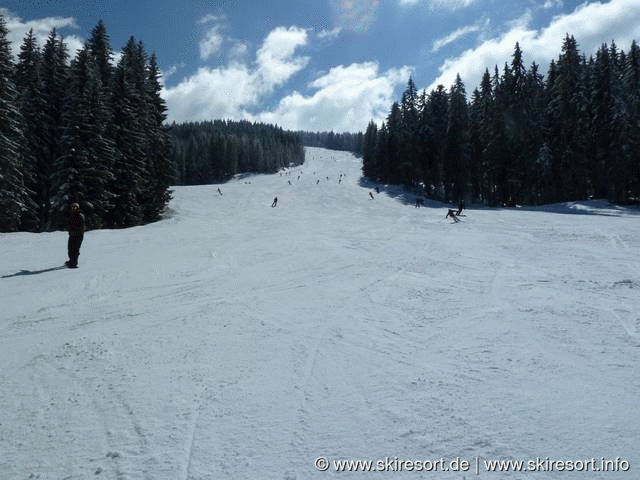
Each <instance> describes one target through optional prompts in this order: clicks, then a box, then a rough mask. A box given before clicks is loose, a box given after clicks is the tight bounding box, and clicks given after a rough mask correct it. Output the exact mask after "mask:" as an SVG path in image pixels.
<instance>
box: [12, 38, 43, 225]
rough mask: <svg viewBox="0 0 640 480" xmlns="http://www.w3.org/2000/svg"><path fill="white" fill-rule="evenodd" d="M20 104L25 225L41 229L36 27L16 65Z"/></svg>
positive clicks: (39, 79)
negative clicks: (25, 198)
mask: <svg viewBox="0 0 640 480" xmlns="http://www.w3.org/2000/svg"><path fill="white" fill-rule="evenodd" d="M15 83H16V87H17V89H18V106H19V110H20V114H21V115H22V118H23V124H22V132H23V135H24V152H23V175H24V183H25V187H26V190H27V192H28V194H29V197H28V198H29V202H28V205H27V208H26V209H25V211H24V214H23V219H22V228H23V229H27V230H40V229H41V228H43V227H44V225H43V219H44V218H45V217H46V212H45V211H43V210H44V207H45V206H46V199H45V198H43V196H42V191H43V185H44V183H45V179H44V178H42V175H41V172H40V171H39V158H40V157H41V156H42V155H43V151H42V144H41V142H40V129H41V128H42V125H43V123H44V116H43V112H44V110H45V105H44V101H43V98H42V88H43V84H42V75H41V52H40V49H39V48H38V45H37V42H36V39H35V36H34V34H33V30H30V31H29V33H28V34H27V36H26V37H25V38H24V42H23V43H22V45H21V47H20V53H19V55H18V63H17V64H16V66H15Z"/></svg>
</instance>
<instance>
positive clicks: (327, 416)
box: [0, 148, 640, 480]
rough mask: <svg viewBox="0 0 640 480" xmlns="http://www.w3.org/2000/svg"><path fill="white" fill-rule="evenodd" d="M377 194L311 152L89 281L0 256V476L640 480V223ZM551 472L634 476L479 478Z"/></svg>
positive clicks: (42, 254) (200, 207)
mask: <svg viewBox="0 0 640 480" xmlns="http://www.w3.org/2000/svg"><path fill="white" fill-rule="evenodd" d="M340 174H344V176H343V177H342V180H341V181H340ZM298 177H299V178H298ZM327 177H328V179H327ZM318 180H319V183H317V181H318ZM360 180H361V178H360V161H359V160H358V159H356V158H354V157H353V156H352V155H350V154H348V153H343V152H332V151H327V150H322V149H313V148H310V149H308V150H307V160H306V163H305V164H304V165H302V166H300V167H297V168H293V169H291V170H289V171H287V172H283V173H282V174H275V175H256V176H246V177H241V178H237V179H234V180H233V181H231V182H229V183H226V184H222V185H209V186H198V187H179V188H176V189H175V194H174V200H173V201H172V203H171V205H170V206H171V209H170V210H171V211H170V213H169V215H168V216H167V218H166V219H165V220H163V221H161V222H158V223H155V224H152V225H148V226H144V227H137V228H130V229H125V230H102V231H90V232H88V233H87V234H86V235H85V240H84V244H83V246H82V250H81V256H80V268H79V269H77V270H69V269H58V270H53V268H54V267H58V266H60V265H61V264H62V263H63V262H64V260H66V257H65V254H66V233H64V232H55V233H43V234H28V233H16V234H0V243H1V245H2V249H1V250H0V277H2V278H0V303H1V307H0V310H1V313H0V365H1V367H2V368H1V369H0V406H1V407H0V478H2V479H8V480H11V479H16V480H23V479H42V480H45V479H47V480H48V479H54V480H62V479H73V480H75V479H99V478H102V479H154V480H155V479H167V480H183V479H193V480H196V479H197V480H200V479H287V480H292V479H297V480H303V479H310V478H369V477H372V478H443V479H448V478H455V479H460V478H467V479H471V478H480V479H494V478H495V479H497V478H510V479H525V478H526V479H547V478H561V479H573V478H581V479H593V478H596V479H599V478H607V479H613V478H629V479H631V478H640V450H639V448H638V445H640V416H639V415H638V405H639V403H640V370H639V367H638V365H639V364H640V313H639V312H640V256H639V252H640V211H638V210H634V209H624V208H616V207H612V206H609V205H607V204H606V203H602V202H591V203H589V202H586V203H579V204H563V205H555V206H553V207H548V208H541V209H495V210H493V209H469V210H467V211H466V212H465V213H466V216H464V217H462V222H460V223H456V224H454V223H452V222H450V220H445V218H444V217H445V214H446V208H447V207H446V206H445V205H441V204H436V203H427V205H426V207H425V208H415V207H414V205H413V197H411V196H410V195H402V194H401V193H400V192H399V191H397V190H394V189H385V188H383V189H382V190H381V193H380V194H376V193H375V191H374V189H373V186H371V185H364V184H361V183H360ZM289 181H290V182H291V185H289ZM218 187H220V189H221V191H222V193H223V195H219V194H218V193H217V188H218ZM370 191H372V192H374V195H375V199H374V200H371V199H370V198H369V192H370ZM274 196H277V197H278V205H277V207H275V208H271V202H272V200H273V197H274ZM318 457H326V458H327V459H328V460H329V461H330V462H333V461H335V460H372V461H374V462H376V461H378V460H385V459H387V457H388V458H390V459H391V460H394V459H396V458H397V459H398V460H399V461H400V460H402V461H405V460H413V461H428V460H430V461H436V460H439V459H441V458H444V459H445V460H446V461H450V460H454V459H456V458H458V457H460V458H461V459H462V460H467V461H469V462H470V464H471V469H470V471H468V472H464V473H462V472H455V473H453V472H437V473H435V472H430V473H427V472H421V473H419V472H415V471H414V472H406V471H403V472H402V473H401V472H386V473H380V472H378V473H375V474H374V473H371V474H367V473H362V472H358V473H336V472H335V470H334V468H333V466H332V467H331V468H329V470H328V471H326V472H321V471H319V470H317V469H316V468H315V466H314V462H315V460H316V459H317V458H318ZM537 457H540V458H542V459H546V458H547V457H548V458H549V459H550V460H553V461H556V460H558V461H576V460H583V461H587V460H590V459H592V458H594V459H596V460H597V461H598V462H600V460H601V459H602V458H603V457H604V458H605V459H613V460H615V459H616V458H617V457H619V458H620V459H621V460H623V461H626V462H628V463H629V467H630V468H629V471H628V472H618V473H612V472H607V473H603V472H600V473H597V472H591V471H590V472H575V471H574V472H567V471H564V472H557V471H555V472H553V473H551V472H547V473H540V472H536V473H532V472H528V473H513V472H511V473H501V474H499V473H488V472H486V471H483V469H482V468H481V471H480V475H476V471H475V467H476V463H475V462H476V459H478V462H479V465H481V466H482V465H483V464H482V463H481V462H483V461H485V460H494V459H495V460H499V459H505V460H523V461H528V460H532V459H533V460H535V459H536V458H537Z"/></svg>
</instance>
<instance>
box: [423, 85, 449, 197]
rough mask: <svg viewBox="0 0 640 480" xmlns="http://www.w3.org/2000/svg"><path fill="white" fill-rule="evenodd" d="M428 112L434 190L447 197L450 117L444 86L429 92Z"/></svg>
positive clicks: (447, 96) (435, 192)
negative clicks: (445, 168)
mask: <svg viewBox="0 0 640 480" xmlns="http://www.w3.org/2000/svg"><path fill="white" fill-rule="evenodd" d="M427 112H428V118H429V121H430V126H431V131H432V132H433V152H432V161H431V175H430V177H431V178H432V179H433V190H434V194H435V196H436V198H438V199H440V200H444V199H445V188H444V181H445V180H444V165H445V158H446V145H447V141H446V139H447V129H448V118H449V94H448V93H447V91H446V90H445V88H444V86H442V85H438V86H437V87H436V89H435V90H432V91H431V93H430V94H429V99H428V101H427Z"/></svg>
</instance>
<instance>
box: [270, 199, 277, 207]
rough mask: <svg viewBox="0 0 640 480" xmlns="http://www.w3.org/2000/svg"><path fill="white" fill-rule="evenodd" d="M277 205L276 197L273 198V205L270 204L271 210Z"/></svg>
mask: <svg viewBox="0 0 640 480" xmlns="http://www.w3.org/2000/svg"><path fill="white" fill-rule="evenodd" d="M277 204H278V197H273V203H272V204H271V208H274V207H275V206H276V205H277Z"/></svg>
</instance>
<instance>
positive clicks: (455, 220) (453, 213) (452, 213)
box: [444, 208, 460, 223]
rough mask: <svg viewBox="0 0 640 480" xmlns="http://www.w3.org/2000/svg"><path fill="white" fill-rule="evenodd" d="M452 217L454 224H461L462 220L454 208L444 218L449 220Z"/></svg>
mask: <svg viewBox="0 0 640 480" xmlns="http://www.w3.org/2000/svg"><path fill="white" fill-rule="evenodd" d="M449 217H451V218H452V219H453V221H454V222H456V223H457V222H459V221H460V219H459V218H458V215H457V214H456V211H455V210H454V209H453V208H450V209H449V211H448V212H447V215H446V216H445V217H444V218H449Z"/></svg>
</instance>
